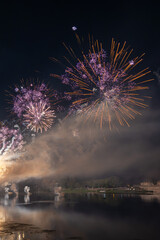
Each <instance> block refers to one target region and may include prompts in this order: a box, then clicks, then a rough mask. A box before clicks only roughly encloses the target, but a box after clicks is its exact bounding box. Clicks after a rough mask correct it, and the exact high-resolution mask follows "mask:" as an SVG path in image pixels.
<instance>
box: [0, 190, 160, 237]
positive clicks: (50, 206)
mask: <svg viewBox="0 0 160 240" xmlns="http://www.w3.org/2000/svg"><path fill="white" fill-rule="evenodd" d="M28 197H29V198H27V195H25V196H24V195H22V196H17V197H14V198H11V197H10V196H9V197H6V196H4V198H3V199H1V205H0V240H5V239H7V240H22V239H27V240H29V239H30V240H31V239H33V240H34V239H35V240H41V239H43V240H45V239H46V240H47V239H53V240H54V239H59V240H62V239H75V240H76V239H86V240H90V239H92V240H97V239H101V240H103V239H105V240H106V239H118V240H119V239H159V238H160V235H159V221H160V204H158V202H157V204H156V205H155V202H152V201H151V202H147V204H146V202H144V201H143V200H142V197H141V196H136V197H135V196H129V195H128V196H125V195H116V194H115V195H114V196H113V195H107V194H104V193H103V194H101V195H98V194H97V195H95V194H86V195H75V194H70V195H63V194H62V195H48V196H46V195H31V196H28ZM143 197H144V196H143ZM5 201H8V202H7V204H6V202H5ZM26 203H27V204H26ZM28 203H30V204H28Z"/></svg>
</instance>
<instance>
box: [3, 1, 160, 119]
mask: <svg viewBox="0 0 160 240" xmlns="http://www.w3.org/2000/svg"><path fill="white" fill-rule="evenodd" d="M57 2H58V1H47V0H46V1H43V3H41V1H32V2H30V1H10V2H9V1H2V3H1V5H0V29H1V31H0V62H1V64H0V81H1V88H0V101H1V105H0V114H1V115H4V114H5V107H6V104H5V100H6V96H5V94H4V91H5V90H7V89H8V87H9V86H11V85H13V84H15V83H17V82H18V81H19V80H20V79H21V78H22V77H23V78H32V77H40V78H45V79H47V80H49V74H50V73H53V72H54V71H56V70H55V65H54V64H53V63H51V61H50V60H49V57H50V56H52V57H59V56H61V55H63V54H64V53H65V51H64V48H63V46H62V42H63V41H64V42H66V43H70V44H71V45H74V41H75V40H74V37H73V31H72V29H71V28H72V26H73V25H75V26H77V28H78V34H79V35H80V36H87V34H88V33H91V34H93V35H94V37H95V38H97V39H99V40H100V41H102V42H103V43H105V45H107V44H108V46H109V47H110V41H111V38H112V37H114V38H115V39H116V40H117V41H120V42H124V41H127V43H128V45H130V46H131V47H133V49H134V51H135V54H141V53H143V52H145V53H146V56H145V59H144V62H145V66H150V68H151V70H153V71H155V70H156V69H157V68H158V67H159V66H160V64H159V61H160V60H159V56H160V48H159V43H160V29H159V23H160V17H159V6H158V3H157V5H156V4H151V2H150V4H149V3H148V2H147V1H146V2H145V4H144V3H143V2H139V3H138V4H137V3H136V2H135V1H131V2H129V1H117V3H116V2H115V1H113V3H112V1H105V4H104V3H103V1H101V2H94V1H91V2H88V3H83V2H81V1H70V3H68V1H64V2H62V1H59V4H57ZM86 2H87V1H86ZM36 70H38V71H39V72H40V73H37V72H36ZM52 81H53V79H52ZM52 83H53V82H52ZM153 85H155V83H153ZM154 92H155V94H156V97H155V96H154V97H155V98H156V101H157V97H158V94H159V91H158V90H155V89H154Z"/></svg>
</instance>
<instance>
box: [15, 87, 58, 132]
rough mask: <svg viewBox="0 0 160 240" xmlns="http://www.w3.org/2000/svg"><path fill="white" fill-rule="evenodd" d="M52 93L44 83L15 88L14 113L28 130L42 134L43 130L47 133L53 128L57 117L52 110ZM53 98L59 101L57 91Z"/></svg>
mask: <svg viewBox="0 0 160 240" xmlns="http://www.w3.org/2000/svg"><path fill="white" fill-rule="evenodd" d="M50 92H51V91H50V89H48V87H47V86H46V84H44V83H41V84H34V83H31V84H28V85H27V86H25V87H23V85H22V86H21V87H20V88H19V87H15V93H16V95H14V96H12V97H13V112H14V113H15V114H16V115H17V116H18V117H19V118H20V119H21V120H22V122H23V123H25V124H26V125H27V128H28V129H31V130H33V131H35V132H38V131H40V132H41V133H42V131H43V130H45V131H47V129H48V128H50V127H51V125H52V123H53V119H54V117H55V115H54V111H53V110H52V109H51V103H50V97H51V94H50ZM52 96H54V99H55V100H57V92H56V91H53V93H52ZM54 104H56V101H55V103H54Z"/></svg>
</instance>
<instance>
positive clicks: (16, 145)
mask: <svg viewBox="0 0 160 240" xmlns="http://www.w3.org/2000/svg"><path fill="white" fill-rule="evenodd" d="M23 145H24V141H23V136H22V134H21V133H20V132H19V130H17V129H9V128H8V127H5V126H4V127H1V128H0V155H4V154H6V153H15V152H17V151H19V150H21V149H22V147H23Z"/></svg>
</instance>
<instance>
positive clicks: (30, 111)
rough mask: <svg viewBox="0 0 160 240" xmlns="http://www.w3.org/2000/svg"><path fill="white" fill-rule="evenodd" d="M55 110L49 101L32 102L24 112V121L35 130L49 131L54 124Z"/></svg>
mask: <svg viewBox="0 0 160 240" xmlns="http://www.w3.org/2000/svg"><path fill="white" fill-rule="evenodd" d="M54 117H55V114H54V110H51V109H50V107H49V106H48V104H47V102H46V101H44V100H40V101H39V102H36V103H33V102H30V103H29V105H28V106H27V109H26V113H25V114H23V119H24V123H25V124H26V126H27V128H30V129H31V130H32V131H34V132H39V131H40V132H41V133H42V131H43V130H45V131H47V130H48V128H50V127H51V126H52V123H53V118H54Z"/></svg>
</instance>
